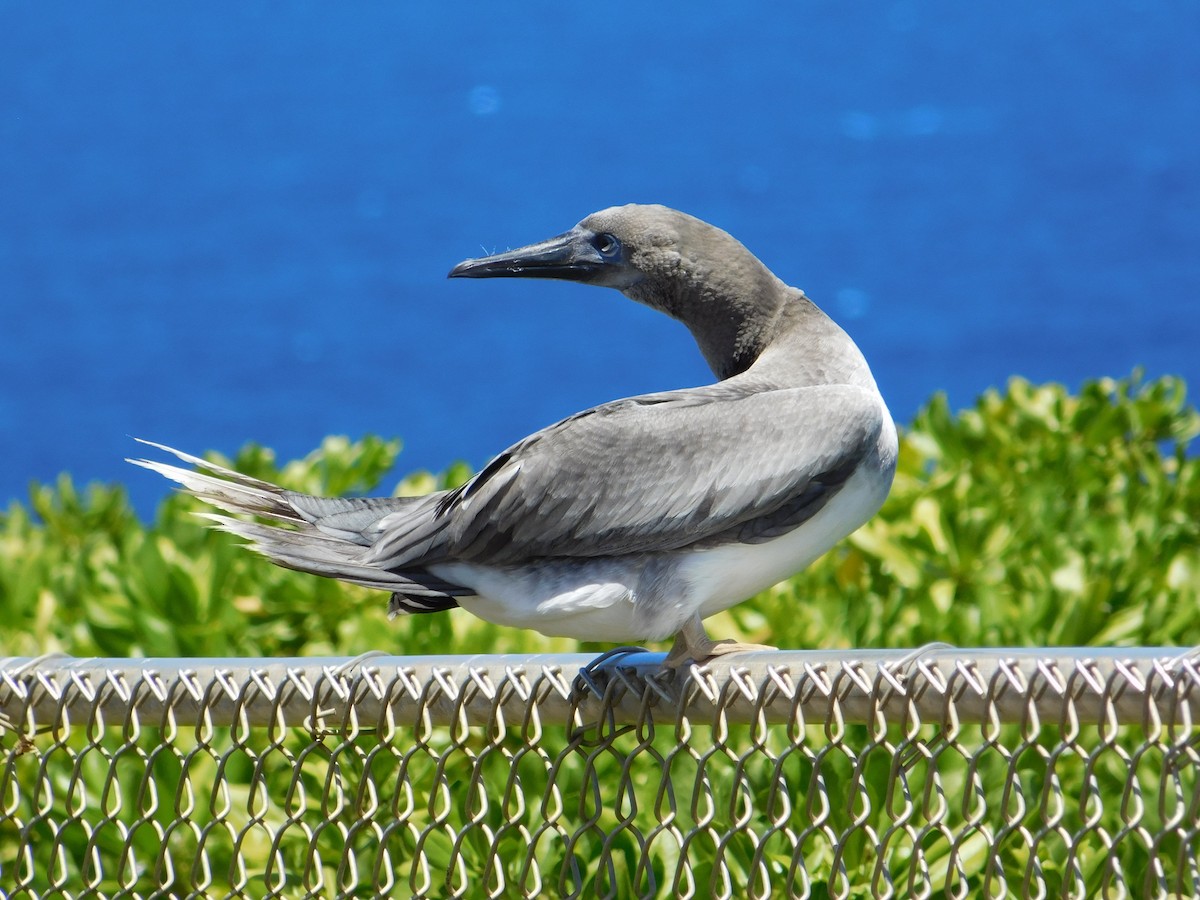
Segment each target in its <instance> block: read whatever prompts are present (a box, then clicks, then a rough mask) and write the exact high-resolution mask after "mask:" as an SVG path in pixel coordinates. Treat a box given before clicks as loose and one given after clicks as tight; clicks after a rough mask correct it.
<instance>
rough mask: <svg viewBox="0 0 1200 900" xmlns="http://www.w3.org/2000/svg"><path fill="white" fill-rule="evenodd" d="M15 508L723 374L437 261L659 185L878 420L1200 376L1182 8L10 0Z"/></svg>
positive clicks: (645, 319) (5, 148)
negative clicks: (847, 350) (252, 444)
mask: <svg viewBox="0 0 1200 900" xmlns="http://www.w3.org/2000/svg"><path fill="white" fill-rule="evenodd" d="M0 25H2V28H0V31H2V33H3V37H0V99H2V101H3V103H2V105H0V451H2V453H0V459H2V460H3V466H2V467H0V501H3V500H4V499H6V498H11V497H20V496H22V495H23V494H24V493H25V490H26V486H27V484H28V483H29V481H30V480H34V479H36V480H42V481H45V480H50V479H53V478H54V477H55V476H56V474H57V473H58V472H60V471H62V470H69V471H71V472H72V473H73V474H74V475H75V476H76V477H77V478H78V479H80V480H88V479H102V480H105V481H121V482H125V483H127V484H128V485H129V486H130V489H131V492H132V494H133V496H134V498H135V500H136V501H137V503H138V505H139V508H140V509H143V510H147V511H148V510H149V509H150V508H151V506H152V504H153V503H154V501H155V500H156V499H157V498H158V497H160V496H162V495H163V494H164V493H165V492H166V490H167V488H166V486H165V485H164V484H163V483H161V481H160V480H159V479H156V478H154V477H153V476H151V475H149V474H148V473H145V472H141V471H138V470H134V469H132V468H130V467H128V466H127V465H125V464H124V463H123V462H122V461H121V460H122V457H123V456H125V455H128V454H130V453H131V452H136V446H135V445H133V444H132V442H131V441H130V439H129V436H130V435H138V436H145V437H150V438H153V439H155V440H159V441H164V442H167V443H171V444H174V445H176V446H180V447H183V448H186V449H191V450H194V451H201V450H204V449H208V448H216V449H220V450H223V451H226V452H232V451H233V450H235V449H236V448H237V447H238V446H240V445H241V444H242V443H243V442H245V441H249V440H255V441H258V442H261V443H264V444H267V445H269V446H273V447H275V448H276V449H277V450H278V451H279V452H280V454H281V455H282V456H284V457H291V456H295V455H299V454H302V453H304V452H307V451H308V450H310V449H311V448H313V447H314V446H316V445H317V444H318V443H319V441H320V440H321V438H322V437H323V436H324V435H326V434H329V433H347V434H350V435H361V434H363V433H366V432H375V433H381V434H385V435H398V436H401V437H402V438H403V439H404V440H405V442H406V450H405V453H404V455H403V456H402V458H401V463H400V468H401V469H403V470H408V469H413V468H418V467H425V468H432V469H441V468H442V467H444V466H445V465H447V464H448V463H450V462H451V461H453V460H455V459H460V458H461V459H466V460H468V461H469V462H471V463H472V464H475V465H480V464H482V463H483V462H484V461H485V460H486V459H487V458H488V457H489V456H490V455H491V454H493V453H495V452H497V451H499V450H500V449H502V448H503V447H504V446H506V445H507V444H508V443H511V442H512V441H514V440H516V439H518V438H520V437H522V436H523V435H525V434H527V433H528V432H530V431H532V430H534V429H536V428H538V427H541V426H544V425H546V424H548V423H550V422H552V421H554V420H555V419H557V418H560V417H562V416H564V415H567V414H569V413H571V412H574V411H575V410H577V409H581V408H583V407H585V406H588V405H591V404H594V403H598V402H601V401H604V400H607V399H612V398H614V397H617V396H622V395H628V394H633V393H638V392H644V391H651V390H660V389H666V388H671V387H680V386H684V385H688V384H696V383H700V382H703V381H705V380H707V379H708V378H709V374H708V372H707V370H706V369H705V367H704V365H703V363H702V361H701V360H700V358H699V355H698V353H697V352H696V351H695V348H694V347H693V345H692V344H691V341H690V338H689V337H688V335H687V334H686V332H685V331H684V330H683V329H682V327H681V326H679V325H678V324H676V323H674V322H671V321H670V320H668V319H666V318H663V317H661V316H657V315H655V314H654V313H651V312H649V311H648V310H645V309H642V308H640V307H638V306H636V305H635V304H632V303H629V302H628V301H625V300H623V299H622V298H621V297H620V296H619V295H617V294H615V293H613V292H605V291H600V290H597V289H595V288H588V287H583V286H578V285H571V284H560V283H554V282H520V281H494V282H459V281H453V282H449V281H446V280H445V273H446V271H447V270H448V269H449V268H450V267H451V266H452V265H453V264H454V263H456V262H457V261H459V260H460V259H463V258H465V257H468V256H475V255H479V254H480V253H482V252H484V251H491V250H493V249H502V248H504V247H507V246H516V245H519V244H522V243H526V242H529V241H533V240H537V239H540V238H543V237H547V236H550V235H552V234H555V233H558V232H560V231H563V230H565V229H566V228H568V227H570V226H571V225H572V224H574V223H575V222H576V221H578V220H579V219H581V218H582V217H583V216H584V215H586V214H587V213H589V212H591V211H593V210H595V209H599V208H602V207H605V206H609V205H613V204H618V203H624V202H629V201H638V202H661V203H666V204H668V205H671V206H675V207H678V208H680V209H683V210H686V211H688V212H691V213H693V214H695V215H698V216H700V217H702V218H705V219H708V220H710V221H712V222H714V223H716V224H718V225H720V226H722V227H724V228H725V229H727V230H729V231H730V232H732V233H733V234H735V235H736V236H737V237H739V238H740V239H741V240H742V241H743V242H744V243H745V244H747V246H749V247H750V248H751V249H752V250H753V251H754V252H755V253H757V254H758V255H759V256H760V257H761V258H762V259H763V260H764V261H765V262H766V263H767V264H768V265H769V266H771V267H772V268H773V269H774V270H775V271H776V273H778V274H779V275H780V276H781V277H782V278H784V280H786V281H788V282H790V283H792V284H796V285H798V286H800V287H803V288H804V289H805V290H806V291H807V292H808V293H809V295H810V296H812V297H813V298H814V299H815V300H816V301H817V303H818V304H820V305H822V306H823V307H824V308H825V309H826V310H827V311H829V312H830V313H831V314H832V315H833V316H834V317H835V318H836V319H838V320H839V321H840V322H841V323H842V324H843V325H844V326H845V327H846V328H847V330H849V331H850V332H851V334H852V335H853V336H854V337H855V338H856V340H857V341H858V342H859V344H860V346H862V348H863V350H864V352H865V353H866V355H867V357H868V359H869V360H870V361H871V362H872V365H873V368H874V370H875V373H876V376H877V379H878V381H879V382H880V385H881V388H882V389H883V391H884V393H885V395H886V396H887V397H888V399H889V402H890V405H891V406H892V409H893V411H894V413H895V414H896V417H897V419H899V420H901V421H903V420H906V419H907V418H909V417H910V416H911V415H912V413H913V412H914V411H915V410H916V408H917V407H918V405H919V404H920V403H921V402H923V401H924V400H925V399H926V398H927V397H928V396H929V395H930V394H931V393H932V392H934V391H936V390H945V391H948V392H949V394H950V397H951V400H952V401H953V402H954V403H955V404H957V405H966V404H968V403H970V402H972V401H973V399H974V397H975V396H976V395H977V394H978V392H980V391H981V390H983V389H985V388H986V387H988V386H991V385H999V384H1003V383H1004V381H1005V380H1006V379H1007V378H1008V377H1009V376H1010V375H1013V374H1020V375H1024V376H1026V377H1029V378H1032V379H1036V380H1049V379H1053V380H1058V381H1064V382H1066V383H1068V384H1071V385H1077V384H1078V383H1079V382H1080V381H1081V380H1083V379H1085V378H1090V377H1095V376H1100V375H1123V374H1127V373H1128V372H1129V371H1130V370H1131V369H1132V368H1133V367H1134V366H1138V365H1142V366H1145V367H1146V369H1147V371H1148V373H1149V374H1150V375H1159V374H1162V373H1167V372H1171V373H1179V374H1182V375H1184V376H1185V377H1187V378H1188V379H1190V381H1191V383H1192V384H1193V386H1200V352H1198V349H1197V347H1198V343H1200V342H1198V336H1200V328H1198V325H1200V313H1198V312H1197V307H1196V304H1197V297H1200V40H1198V39H1197V36H1198V35H1200V4H1196V3H1193V2H1190V0H1189V2H1182V0H1180V2H1169V0H1160V2H1156V0H1140V2H1109V3H1104V4H1096V3H1092V2H1083V0H1062V2H1057V3H1044V2H1034V0H1013V2H1009V3H1005V4H986V3H980V4H976V3H970V4H968V3H962V2H959V0H953V2H952V0H931V2H915V0H896V2H888V3H879V4H840V3H824V2H822V3H817V2H813V3H801V4H767V3H763V4H755V3H750V4H708V5H704V4H695V3H680V2H668V3H660V4H621V3H610V4H605V5H603V6H600V7H597V6H596V5H593V4H564V3H561V2H560V3H548V2H544V3H543V2H538V3H532V2H531V3H520V4H516V5H508V4H498V5H497V4H493V5H487V6H486V7H485V6H483V5H478V6H477V5H465V4H445V3H435V2H410V3H395V2H387V3H384V2H374V3H361V4H352V5H351V4H336V5H335V4H315V3H295V4H275V3H265V2H263V3H254V2H240V3H236V4H234V3H214V4H177V3H169V4H154V5H147V4H89V5H86V6H84V5H81V4H74V3H66V2H58V0H43V2H39V3H36V4H27V3H16V2H0Z"/></svg>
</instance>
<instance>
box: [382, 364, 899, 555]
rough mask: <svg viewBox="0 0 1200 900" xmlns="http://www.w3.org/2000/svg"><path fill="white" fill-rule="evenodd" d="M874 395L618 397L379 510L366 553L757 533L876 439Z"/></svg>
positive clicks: (701, 392) (582, 547) (621, 548)
mask: <svg viewBox="0 0 1200 900" xmlns="http://www.w3.org/2000/svg"><path fill="white" fill-rule="evenodd" d="M882 420H883V411H882V406H881V404H880V402H879V399H878V395H877V394H874V393H872V392H870V391H866V390H863V389H862V388H857V387H852V386H849V385H821V386H813V387H802V388H788V389H780V390H770V391H762V390H749V389H747V388H745V387H739V386H737V385H735V384H733V383H732V382H722V383H719V384H716V385H712V386H710V387H705V388H695V389H688V390H682V391H670V392H666V393H661V394H650V395H646V396H643V397H635V398H631V399H629V400H619V401H615V402H613V403H608V404H605V405H603V406H598V407H596V408H594V409H591V410H588V411H586V412H583V413H579V414H578V415H576V416H573V417H571V418H569V419H565V420H563V421H562V422H559V423H557V424H556V425H552V426H550V427H549V428H547V429H545V430H543V431H539V432H537V433H536V434H534V435H532V436H531V437H529V438H526V439H525V440H524V441H521V442H520V443H518V444H516V445H514V446H513V447H511V448H510V449H509V450H507V451H506V452H504V453H502V454H501V455H500V456H498V457H496V459H494V460H493V461H492V462H491V463H490V464H489V465H488V466H487V467H486V468H485V469H484V470H483V471H481V472H480V473H479V474H478V475H476V476H475V478H473V479H472V480H471V481H469V482H468V483H466V484H465V485H463V486H462V487H461V488H458V489H457V490H455V491H452V492H449V493H447V494H446V495H444V496H443V497H442V498H441V500H440V502H439V503H438V505H437V508H436V511H435V513H434V514H433V515H432V516H430V515H428V514H426V515H423V516H419V517H418V516H409V515H405V514H403V513H398V514H396V515H393V516H388V517H385V518H383V519H381V520H380V521H379V522H378V523H377V525H376V527H375V528H374V529H372V530H373V531H374V532H375V540H374V545H373V547H372V548H371V550H370V551H368V553H367V554H366V555H365V557H364V561H366V562H369V563H370V564H372V565H377V566H380V567H382V568H392V567H404V566H410V565H414V564H416V565H420V564H422V563H428V562H435V561H437V560H438V559H450V558H452V559H462V560H470V561H475V562H484V563H489V564H495V565H503V564H506V563H513V562H518V561H522V560H527V559H532V558H546V557H595V556H609V555H616V554H624V553H631V552H654V551H664V550H673V549H677V548H680V547H686V546H693V545H697V544H700V545H709V546H711V545H715V544H720V543H724V542H727V541H734V540H740V541H756V540H765V539H767V538H769V537H772V536H774V535H775V534H778V533H782V532H784V531H787V530H789V529H790V528H792V527H795V525H796V524H798V523H799V522H801V521H803V520H804V519H805V518H808V517H809V516H810V515H812V513H813V512H815V511H816V510H817V509H819V508H820V507H821V506H823V505H824V502H825V501H826V500H827V499H828V497H829V496H831V495H832V494H833V493H836V491H837V490H838V489H839V488H840V487H841V485H842V484H843V483H844V482H845V480H846V479H847V478H848V477H849V476H850V474H851V473H852V472H853V471H854V469H855V467H856V466H857V465H858V462H859V461H860V460H861V459H862V457H863V455H864V454H865V453H867V452H868V450H869V449H870V448H871V447H872V446H873V445H874V443H875V441H876V440H877V439H878V436H879V432H880V429H881V427H882Z"/></svg>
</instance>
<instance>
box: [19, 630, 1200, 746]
mask: <svg viewBox="0 0 1200 900" xmlns="http://www.w3.org/2000/svg"><path fill="white" fill-rule="evenodd" d="M663 659H664V654H661V653H650V652H647V651H643V650H629V651H617V652H614V653H612V654H605V655H604V656H602V657H599V658H597V657H594V656H591V655H588V654H554V655H550V654H546V655H473V656H472V655H462V656H408V657H406V656H389V655H386V654H383V653H374V654H365V655H363V656H359V657H353V658H346V657H311V658H274V659H261V658H229V659H184V658H145V659H136V658H129V659H124V658H74V657H69V656H62V655H47V656H42V657H32V658H24V657H8V658H0V732H3V731H9V730H15V731H17V732H18V733H21V734H32V733H36V732H37V731H38V730H39V729H45V728H47V727H54V728H61V727H70V726H72V725H76V724H81V723H86V724H87V725H88V727H89V728H92V727H97V726H112V727H119V726H122V725H124V726H126V727H128V726H129V723H130V722H134V723H137V724H139V725H141V726H147V725H163V726H170V727H186V726H189V725H204V726H206V727H209V726H228V725H232V726H237V727H278V728H291V727H301V728H307V729H312V730H318V731H327V730H340V729H346V728H350V729H364V728H387V729H394V728H396V727H405V726H413V727H428V726H437V725H448V724H449V725H454V724H458V725H462V726H477V725H478V726H485V725H486V726H493V727H494V726H495V725H496V724H497V723H498V722H499V723H507V724H508V725H517V726H519V725H520V724H521V723H522V722H526V723H527V722H529V721H530V718H531V717H534V718H536V720H537V722H538V723H539V725H575V726H585V725H588V724H594V723H598V722H605V721H606V722H608V723H611V724H622V723H626V724H628V723H638V722H644V721H646V720H647V719H651V718H652V719H654V720H656V721H660V722H666V721H671V720H678V719H680V718H682V717H687V718H688V719H689V720H690V721H691V723H692V724H702V723H706V722H708V723H712V724H713V725H722V724H725V723H735V722H762V723H787V724H789V725H792V726H806V725H825V726H828V724H829V723H830V722H834V723H852V722H859V723H867V724H875V725H878V726H884V727H886V726H887V725H888V724H889V723H890V724H892V725H900V726H901V727H905V728H915V727H918V726H920V725H931V724H933V725H938V726H940V727H942V728H943V729H945V728H948V727H950V728H954V727H957V726H958V725H959V724H961V723H984V724H985V725H988V724H990V725H996V726H998V725H1001V724H1021V725H1022V726H1023V727H1026V728H1037V727H1039V726H1040V725H1041V724H1054V725H1059V726H1063V727H1068V728H1073V727H1078V726H1080V725H1098V726H1100V727H1102V728H1107V727H1117V726H1122V725H1140V726H1142V727H1144V728H1146V729H1148V730H1161V729H1163V728H1169V729H1171V730H1172V731H1174V730H1176V729H1179V728H1182V729H1183V730H1185V731H1186V730H1190V729H1191V728H1192V726H1193V725H1194V724H1195V723H1198V722H1200V648H1192V649H1184V648H1175V647H1117V648H1103V647H1078V648H1067V647H1055V648H982V649H968V648H956V647H950V646H947V645H943V644H937V645H929V646H926V647H921V648H917V649H912V650H851V651H830V650H779V651H757V652H753V653H745V654H738V655H735V656H727V657H720V658H717V659H716V660H714V661H712V662H710V663H707V664H705V665H702V666H691V667H687V668H684V669H681V670H678V671H667V670H664V669H663V668H662V661H663Z"/></svg>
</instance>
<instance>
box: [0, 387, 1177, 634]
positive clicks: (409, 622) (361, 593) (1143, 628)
mask: <svg viewBox="0 0 1200 900" xmlns="http://www.w3.org/2000/svg"><path fill="white" fill-rule="evenodd" d="M1197 434H1200V414H1198V413H1197V411H1196V410H1195V409H1193V408H1191V407H1189V406H1188V405H1187V404H1186V401H1185V390H1184V385H1183V383H1182V382H1181V381H1179V380H1178V379H1173V378H1162V379H1159V380H1155V381H1145V380H1143V379H1142V378H1141V377H1140V376H1138V375H1136V374H1135V375H1134V377H1132V378H1129V379H1124V380H1120V381H1116V380H1111V379H1102V380H1099V381H1095V382H1090V383H1088V384H1086V385H1084V386H1083V388H1082V389H1081V390H1080V392H1079V393H1078V394H1077V395H1072V394H1071V393H1069V392H1068V391H1067V390H1065V389H1064V388H1063V387H1061V386H1058V385H1044V386H1034V385H1031V384H1029V383H1028V382H1026V381H1022V380H1020V379H1014V380H1012V381H1011V382H1010V383H1009V385H1008V389H1007V390H1006V391H1005V392H1003V393H1000V392H997V391H989V392H988V393H986V394H985V395H984V396H983V397H982V398H981V399H980V400H979V402H978V403H977V404H976V405H975V407H973V408H972V409H968V410H966V411H963V412H961V413H958V414H957V415H956V414H953V413H952V412H951V411H950V410H949V408H948V406H947V403H946V400H945V398H944V397H942V396H937V397H935V398H934V399H933V400H932V401H931V402H930V404H929V405H928V406H927V407H926V408H925V409H923V410H922V411H921V412H920V413H919V414H918V415H917V417H916V419H915V420H914V422H913V423H912V425H911V427H910V428H908V429H907V431H906V432H905V433H904V434H903V436H902V441H901V452H900V465H899V470H898V472H897V475H896V482H895V486H894V487H893V490H892V494H891V496H890V498H889V499H888V502H887V503H886V505H885V506H884V508H883V510H882V511H881V513H880V514H879V515H878V516H877V517H876V518H875V519H874V520H872V521H871V522H870V523H868V525H866V526H865V527H864V528H862V529H860V530H859V531H858V532H857V533H856V534H855V535H853V536H852V537H851V538H850V539H849V540H848V541H845V542H843V543H842V545H841V546H840V547H839V548H837V549H835V550H834V551H833V552H831V553H830V554H828V555H826V556H825V557H824V558H823V559H821V560H820V561H818V562H817V563H816V564H815V565H813V566H812V567H810V568H809V570H808V571H806V572H804V573H801V574H800V575H797V576H796V577H794V578H792V579H791V580H790V581H788V582H785V583H784V584H782V585H780V586H779V587H777V588H775V589H773V590H770V591H767V592H766V593H764V594H762V595H760V596H759V597H757V598H755V599H754V600H753V601H751V602H749V603H746V604H743V605H741V606H739V607H735V608H734V609H733V610H730V611H729V612H727V613H724V614H722V615H721V616H719V617H717V618H716V620H714V621H711V622H710V632H711V633H713V634H714V635H717V636H740V637H745V638H747V639H752V640H759V641H767V642H769V643H773V644H776V645H778V646H781V647H853V646H871V647H906V646H917V645H920V644H923V643H927V642H929V641H946V642H949V643H953V644H958V645H960V646H973V645H990V646H1002V645H1072V644H1124V645H1136V644H1147V645H1158V644H1184V645H1192V644H1200V615H1198V613H1200V608H1198V607H1200V462H1198V460H1197V459H1196V458H1195V457H1194V456H1189V455H1188V450H1189V446H1190V444H1191V442H1192V441H1193V440H1194V438H1195V437H1196V436H1197ZM398 452H399V442H397V441H384V440H381V439H379V438H375V437H368V438H365V439H363V440H362V441H359V442H355V443H352V442H350V441H348V440H347V439H346V438H342V437H331V438H328V439H326V440H325V442H324V443H323V444H322V445H321V447H320V448H318V449H317V450H315V451H314V452H313V453H311V454H309V456H308V457H306V458H305V459H303V460H299V461H295V462H290V463H288V464H286V465H284V466H282V467H280V466H279V465H278V464H277V463H276V461H275V458H274V455H273V454H272V453H271V451H269V450H266V449H264V448H261V447H257V446H248V447H246V448H245V449H243V450H242V451H241V452H240V453H239V454H238V456H237V458H236V459H233V460H228V459H224V458H222V457H219V456H214V457H213V458H214V459H216V460H217V461H219V462H222V463H223V464H226V465H231V466H233V467H234V468H237V469H239V470H241V471H243V472H246V473H247V474H251V475H254V476H256V477H259V478H264V479H268V480H272V481H277V482H279V483H281V484H284V485H286V486H288V487H291V488H294V489H296V490H302V491H308V492H311V493H323V494H343V493H366V492H369V491H372V490H375V489H376V488H377V486H378V485H379V483H380V482H381V481H382V479H383V478H384V477H385V476H386V474H387V472H388V471H389V469H390V468H391V467H392V465H393V463H394V462H395V459H396V457H397V454H398ZM468 476H469V472H468V470H467V469H466V467H465V466H462V465H461V464H460V465H456V466H454V467H452V468H451V469H450V470H448V471H447V472H446V473H444V474H443V475H441V476H438V477H435V476H432V475H430V474H429V473H416V474H413V475H410V476H409V477H407V478H406V479H404V480H403V481H402V482H400V484H399V485H398V486H397V488H396V492H397V493H420V492H424V491H429V490H433V489H436V488H440V487H445V486H453V485H456V484H460V483H462V481H464V480H465V479H466V478H467V477H468ZM130 477H151V476H149V475H142V474H140V473H136V472H133V471H132V470H131V472H130ZM201 509H202V507H201V505H200V504H198V503H197V502H196V501H194V500H192V499H190V498H188V497H186V496H183V495H181V494H174V495H172V496H170V497H168V498H167V499H166V500H164V501H163V503H162V504H161V506H160V508H159V510H158V513H157V515H156V517H155V520H154V522H153V524H151V525H148V526H147V525H144V524H143V523H141V522H140V521H139V520H138V518H137V517H136V515H135V514H134V513H133V511H132V509H131V508H130V506H129V503H128V501H127V499H126V496H125V492H124V490H123V489H122V488H121V487H117V486H103V485H89V486H88V487H87V488H86V489H85V490H83V491H82V492H80V491H79V490H77V489H76V487H75V486H74V484H73V483H72V482H71V480H70V478H68V477H67V476H63V477H61V478H60V479H59V480H58V482H57V484H56V485H54V486H53V487H50V486H35V487H34V488H33V489H32V490H31V492H30V498H29V503H28V505H23V504H19V503H13V504H12V505H10V506H9V508H8V510H7V512H5V513H3V514H0V610H2V611H3V616H0V646H2V647H3V649H4V651H5V652H6V653H7V654H10V655H15V656H36V655H39V654H42V653H48V652H64V653H69V654H72V655H79V656H89V655H100V656H143V655H145V656H276V655H355V654H358V653H362V652H365V651H368V650H385V651H389V652H394V653H397V654H430V653H455V652H460V653H475V652H482V651H488V652H501V651H502V652H514V653H521V652H561V651H570V650H575V649H578V648H579V645H578V644H576V643H575V642H573V641H567V640H563V639H550V638H543V637H541V636H539V635H536V634H533V633H530V632H523V631H519V630H514V629H507V628H500V627H498V626H493V625H489V624H487V623H484V622H480V621H478V620H476V619H474V618H473V617H471V616H470V615H469V614H467V613H466V612H464V611H461V610H459V611H455V612H453V613H450V614H443V615H430V616H413V617H407V618H402V619H399V620H397V621H396V622H394V623H388V622H387V620H386V616H385V606H386V598H385V597H384V596H383V595H382V594H380V593H378V592H371V591H366V590H363V589H360V588H356V587H352V586H348V585H343V584H339V583H336V582H333V581H329V580H327V579H322V578H316V577H313V576H309V575H304V574H300V573H296V572H291V571H287V570H284V569H279V568H276V567H275V566H273V565H271V564H269V563H267V562H266V561H265V560H263V559H261V558H260V557H258V556H257V555H255V554H253V553H249V552H247V551H246V550H245V549H243V548H241V547H240V546H239V545H238V542H237V540H235V539H234V538H231V537H230V536H228V535H225V534H222V533H218V532H214V531H212V530H210V529H207V528H204V527H202V523H201V520H199V519H198V518H197V517H195V516H194V515H193V513H196V512H199V511H201ZM600 646H601V645H592V646H585V647H584V648H583V649H595V648H598V647H600Z"/></svg>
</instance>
